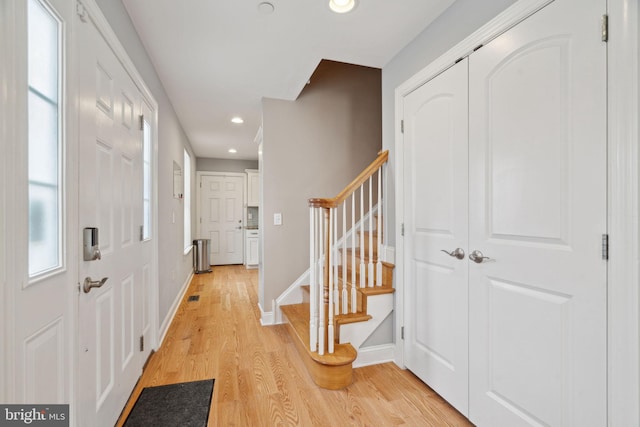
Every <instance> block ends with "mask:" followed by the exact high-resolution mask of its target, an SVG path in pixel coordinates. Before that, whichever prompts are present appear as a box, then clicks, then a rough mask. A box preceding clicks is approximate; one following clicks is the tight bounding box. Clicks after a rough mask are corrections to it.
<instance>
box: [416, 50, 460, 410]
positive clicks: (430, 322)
mask: <svg viewBox="0 0 640 427" xmlns="http://www.w3.org/2000/svg"><path fill="white" fill-rule="evenodd" d="M467 66H468V65H467V60H463V61H462V62H460V63H458V64H456V65H455V66H454V67H453V68H451V69H450V70H448V71H446V72H445V73H443V74H441V75H439V76H438V77H436V78H434V79H433V80H431V81H429V82H427V83H426V84H425V85H424V86H422V87H420V88H419V89H417V90H415V91H414V92H412V93H411V94H409V95H408V96H407V97H406V98H405V101H404V113H405V116H404V120H405V134H404V166H405V168H404V173H405V177H404V182H405V196H404V200H405V212H406V214H407V216H406V222H405V228H406V234H405V253H406V258H405V259H406V263H405V272H406V273H405V274H406V277H407V280H406V284H407V288H406V292H407V296H408V297H407V299H406V301H407V303H406V305H405V307H406V310H407V314H408V316H407V318H408V319H409V321H408V322H406V323H405V354H406V359H405V363H406V365H407V367H408V368H409V369H410V370H411V371H413V372H414V373H415V374H416V375H417V376H418V377H420V378H421V379H422V380H423V381H424V382H426V383H427V384H429V386H430V387H431V388H433V389H434V390H435V391H436V392H438V393H439V394H440V395H441V396H443V397H444V398H445V399H446V400H447V401H449V402H450V403H451V404H452V405H453V406H454V407H456V408H457V409H458V410H459V411H460V412H462V413H463V414H465V415H467V409H468V353H469V352H468V343H467V337H468V321H467V320H468V290H467V283H468V263H467V259H466V257H462V253H461V255H459V256H460V257H462V259H459V258H457V257H455V256H450V255H448V254H447V253H446V252H443V251H447V252H449V253H453V252H454V251H455V250H456V249H459V250H462V251H465V252H466V251H467V246H468V244H467V239H468V228H467V214H468V204H467V194H468V189H467V185H468V184H467V183H468V156H467V153H468V147H467V106H468V99H467V98H468V97H467Z"/></svg>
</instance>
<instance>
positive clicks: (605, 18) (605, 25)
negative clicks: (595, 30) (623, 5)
mask: <svg viewBox="0 0 640 427" xmlns="http://www.w3.org/2000/svg"><path fill="white" fill-rule="evenodd" d="M601 31H602V41H603V42H608V41H609V15H607V14H604V15H602V20H601Z"/></svg>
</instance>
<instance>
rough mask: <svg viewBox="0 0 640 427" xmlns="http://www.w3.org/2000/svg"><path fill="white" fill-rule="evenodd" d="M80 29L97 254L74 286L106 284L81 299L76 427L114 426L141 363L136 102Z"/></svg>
mask: <svg viewBox="0 0 640 427" xmlns="http://www.w3.org/2000/svg"><path fill="white" fill-rule="evenodd" d="M78 28H79V41H78V46H79V79H78V80H79V86H80V100H81V102H80V113H79V114H80V117H79V120H80V127H79V137H80V138H79V139H80V148H79V163H80V169H79V173H80V191H79V194H80V196H79V223H80V228H81V229H82V228H84V227H97V228H98V230H99V247H100V250H101V253H102V258H101V259H100V260H94V261H81V262H80V268H79V272H80V274H79V282H80V283H81V284H83V282H84V280H85V278H87V277H89V278H91V279H92V280H95V281H98V280H100V279H102V278H108V280H107V281H106V282H105V283H104V285H103V286H102V287H100V288H94V289H91V290H90V291H89V292H88V293H85V292H81V293H80V296H79V308H78V312H79V320H78V327H79V346H80V356H79V363H80V369H79V372H80V375H79V390H78V402H79V425H86V426H102V425H104V426H107V425H109V426H112V425H113V424H114V423H115V421H116V419H117V418H118V416H119V414H120V412H121V410H122V408H123V406H124V404H125V403H126V400H127V398H128V397H129V394H130V393H131V391H132V389H133V387H134V386H135V383H136V381H137V379H138V377H139V375H140V373H141V372H142V365H143V363H144V357H143V354H144V353H142V352H141V351H140V347H139V340H140V337H141V336H142V334H143V319H142V313H143V289H144V283H145V271H146V272H147V273H146V274H147V276H146V277H147V279H146V280H148V278H149V276H148V272H149V271H150V266H151V251H150V250H147V249H148V248H147V242H141V238H140V237H141V236H140V228H139V227H140V226H141V225H142V224H143V181H142V177H143V156H142V136H143V135H142V131H141V129H140V122H139V115H140V114H141V111H140V108H141V95H140V93H139V91H138V89H137V88H136V86H135V84H134V83H133V81H132V80H131V78H130V77H129V75H128V74H127V72H126V71H125V70H124V68H123V67H122V65H121V63H120V62H119V60H118V58H117V57H116V55H115V54H114V52H113V51H112V50H111V48H110V47H109V45H108V44H107V42H106V41H105V39H104V38H103V37H102V35H101V34H100V33H99V32H98V30H97V29H96V28H95V26H94V25H93V23H92V21H91V20H87V22H84V23H82V24H79V25H78Z"/></svg>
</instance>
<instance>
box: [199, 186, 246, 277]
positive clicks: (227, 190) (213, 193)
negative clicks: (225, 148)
mask: <svg viewBox="0 0 640 427" xmlns="http://www.w3.org/2000/svg"><path fill="white" fill-rule="evenodd" d="M243 183H244V180H243V177H242V176H228V175H227V176H225V175H202V176H201V181H200V209H201V212H200V222H199V224H200V232H199V235H200V237H201V238H204V239H211V243H210V245H209V262H211V264H212V265H227V264H242V262H243V250H242V249H243V248H242V218H243V214H242V205H243V202H242V201H243Z"/></svg>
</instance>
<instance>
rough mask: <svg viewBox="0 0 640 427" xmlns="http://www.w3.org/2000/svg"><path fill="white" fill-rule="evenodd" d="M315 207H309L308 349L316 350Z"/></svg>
mask: <svg viewBox="0 0 640 427" xmlns="http://www.w3.org/2000/svg"><path fill="white" fill-rule="evenodd" d="M315 212H316V208H314V207H311V208H310V209H309V230H310V231H309V350H310V351H316V349H317V348H318V329H316V328H317V316H318V307H317V306H316V297H315V296H316V291H317V289H316V286H317V285H316V238H317V236H316V231H317V230H316V215H315Z"/></svg>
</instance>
